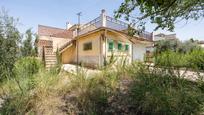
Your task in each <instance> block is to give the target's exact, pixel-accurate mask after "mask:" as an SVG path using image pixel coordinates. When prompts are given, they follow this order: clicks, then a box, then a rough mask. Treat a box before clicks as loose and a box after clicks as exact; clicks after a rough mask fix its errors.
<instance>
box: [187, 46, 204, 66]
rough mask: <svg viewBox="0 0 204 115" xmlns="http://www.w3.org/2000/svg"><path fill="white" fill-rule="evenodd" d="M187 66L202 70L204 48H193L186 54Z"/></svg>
mask: <svg viewBox="0 0 204 115" xmlns="http://www.w3.org/2000/svg"><path fill="white" fill-rule="evenodd" d="M186 61H187V66H188V67H190V68H193V69H194V70H204V50H202V49H200V50H193V51H192V52H191V53H189V54H188V56H187V60H186Z"/></svg>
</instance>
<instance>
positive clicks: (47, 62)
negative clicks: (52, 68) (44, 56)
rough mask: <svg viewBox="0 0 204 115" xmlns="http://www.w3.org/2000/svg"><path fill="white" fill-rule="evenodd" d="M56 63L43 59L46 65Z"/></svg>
mask: <svg viewBox="0 0 204 115" xmlns="http://www.w3.org/2000/svg"><path fill="white" fill-rule="evenodd" d="M56 63H57V61H54V60H53V61H47V60H45V64H46V65H49V64H56Z"/></svg>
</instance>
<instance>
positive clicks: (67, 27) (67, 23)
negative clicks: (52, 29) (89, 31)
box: [66, 22, 72, 30]
mask: <svg viewBox="0 0 204 115" xmlns="http://www.w3.org/2000/svg"><path fill="white" fill-rule="evenodd" d="M71 27H72V24H70V23H69V22H66V29H67V30H68V29H69V28H71Z"/></svg>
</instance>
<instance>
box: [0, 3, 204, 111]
mask: <svg viewBox="0 0 204 115" xmlns="http://www.w3.org/2000/svg"><path fill="white" fill-rule="evenodd" d="M128 1H129V0H126V2H128ZM141 3H142V1H141ZM122 5H124V6H126V5H127V4H122ZM142 6H143V5H141V7H142ZM148 6H151V5H150V4H148ZM158 7H159V6H158ZM125 8H127V7H125ZM121 11H126V10H123V9H122V8H121ZM150 11H152V10H150ZM143 12H145V11H144V9H143ZM150 13H151V12H150ZM127 14H128V13H127ZM151 19H152V20H153V21H155V20H157V21H156V22H158V23H159V21H158V20H159V19H155V20H154V17H152V18H151ZM165 22H166V21H165ZM163 23H164V22H163ZM163 23H162V22H161V20H160V23H159V24H160V26H161V27H164V26H166V25H165V24H163ZM172 23H173V22H172ZM17 24H18V21H17V20H16V19H14V18H13V17H10V16H9V15H8V14H7V13H6V12H5V11H0V114H1V115H67V114H68V115H202V114H204V49H203V48H201V47H199V46H198V45H197V41H194V40H193V39H190V40H188V41H183V42H181V41H168V40H167V41H166V40H164V41H159V42H157V43H155V50H154V55H153V63H154V65H153V66H152V65H149V64H147V63H143V62H137V61H136V62H132V63H131V64H127V63H126V62H125V60H124V61H117V62H118V63H117V64H115V63H114V62H116V61H111V60H109V61H107V63H106V64H105V66H103V67H101V68H99V71H100V72H97V73H94V74H87V71H86V70H85V69H83V67H81V68H80V69H79V71H78V72H77V73H70V72H67V71H64V70H63V69H62V66H61V64H60V62H58V63H57V64H56V66H55V67H52V68H51V69H49V70H46V68H45V67H44V65H43V62H42V61H41V60H39V59H38V58H36V57H37V48H36V47H35V40H37V39H38V36H37V35H35V34H34V33H33V32H32V29H28V30H27V31H26V32H25V33H20V32H19V30H18V28H17ZM170 24H171V23H170ZM169 26H170V27H171V28H170V29H173V27H172V25H169ZM113 58H114V56H113ZM113 60H114V59H113ZM181 70H182V72H181ZM183 71H184V72H183ZM188 71H193V72H194V73H195V75H196V76H197V78H196V79H194V80H191V79H186V77H185V76H186V74H187V72H188Z"/></svg>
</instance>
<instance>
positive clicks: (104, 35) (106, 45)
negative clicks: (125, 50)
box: [103, 29, 107, 61]
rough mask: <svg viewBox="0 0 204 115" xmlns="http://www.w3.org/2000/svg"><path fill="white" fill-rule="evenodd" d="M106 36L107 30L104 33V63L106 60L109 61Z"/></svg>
mask: <svg viewBox="0 0 204 115" xmlns="http://www.w3.org/2000/svg"><path fill="white" fill-rule="evenodd" d="M106 35H107V30H106V29H105V32H104V41H105V57H104V60H103V61H106V59H107V38H106Z"/></svg>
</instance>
